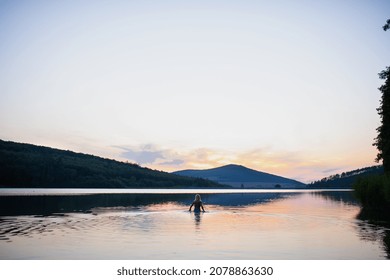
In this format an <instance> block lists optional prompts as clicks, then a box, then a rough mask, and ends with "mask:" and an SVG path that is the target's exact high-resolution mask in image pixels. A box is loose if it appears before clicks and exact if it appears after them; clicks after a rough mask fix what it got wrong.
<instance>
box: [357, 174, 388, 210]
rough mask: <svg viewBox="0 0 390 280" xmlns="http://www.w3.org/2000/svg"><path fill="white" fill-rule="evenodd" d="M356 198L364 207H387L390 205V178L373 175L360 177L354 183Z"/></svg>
mask: <svg viewBox="0 0 390 280" xmlns="http://www.w3.org/2000/svg"><path fill="white" fill-rule="evenodd" d="M353 187H354V190H355V196H356V198H357V199H358V200H359V201H360V202H361V204H362V206H363V207H366V208H369V209H386V208H389V207H390V178H389V176H387V175H373V176H367V177H363V178H360V179H358V180H357V181H356V182H355V184H354V185H353Z"/></svg>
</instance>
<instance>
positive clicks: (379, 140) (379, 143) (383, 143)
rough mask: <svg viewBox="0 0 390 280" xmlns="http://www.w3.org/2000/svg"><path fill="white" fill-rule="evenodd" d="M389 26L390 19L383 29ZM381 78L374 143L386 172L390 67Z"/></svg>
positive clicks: (389, 160)
mask: <svg viewBox="0 0 390 280" xmlns="http://www.w3.org/2000/svg"><path fill="white" fill-rule="evenodd" d="M389 28H390V19H388V20H387V22H386V24H385V25H384V26H383V30H385V31H386V30H388V29H389ZM379 78H380V79H382V80H385V82H384V84H383V85H382V86H380V87H379V90H380V91H381V93H382V97H381V101H380V106H379V108H378V109H377V111H378V114H379V116H380V118H381V125H380V126H379V127H378V128H377V132H378V136H377V137H376V138H375V142H374V144H373V145H374V146H376V147H377V149H378V155H377V157H376V161H377V162H379V161H380V160H382V162H383V168H384V171H385V173H390V67H386V69H385V70H383V71H382V72H380V73H379Z"/></svg>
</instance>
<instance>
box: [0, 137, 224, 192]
mask: <svg viewBox="0 0 390 280" xmlns="http://www.w3.org/2000/svg"><path fill="white" fill-rule="evenodd" d="M1 187H12V188H189V187H190V188H193V187H201V188H223V187H224V186H221V185H219V184H217V183H215V182H212V181H208V180H204V179H194V178H189V177H183V176H178V175H174V174H171V173H167V172H162V171H156V170H151V169H149V168H144V167H141V166H139V165H137V164H132V163H125V162H119V161H116V160H112V159H105V158H101V157H97V156H93V155H87V154H82V153H75V152H71V151H64V150H59V149H53V148H49V147H43V146H36V145H31V144H22V143H15V142H10V141H3V140H0V188H1Z"/></svg>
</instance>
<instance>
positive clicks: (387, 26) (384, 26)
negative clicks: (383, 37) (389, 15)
mask: <svg viewBox="0 0 390 280" xmlns="http://www.w3.org/2000/svg"><path fill="white" fill-rule="evenodd" d="M389 28H390V19H388V20H387V21H386V24H385V25H383V30H384V31H387V29H389Z"/></svg>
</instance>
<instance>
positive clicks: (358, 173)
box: [308, 165, 383, 188]
mask: <svg viewBox="0 0 390 280" xmlns="http://www.w3.org/2000/svg"><path fill="white" fill-rule="evenodd" d="M382 173H383V166H381V165H376V166H371V167H365V168H360V169H356V170H352V171H348V172H343V173H341V174H335V175H331V176H329V177H325V178H322V179H321V180H318V181H314V182H312V183H310V184H309V185H308V187H309V188H352V186H353V184H354V183H355V182H356V180H358V179H359V178H361V177H364V176H367V175H372V174H382Z"/></svg>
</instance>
